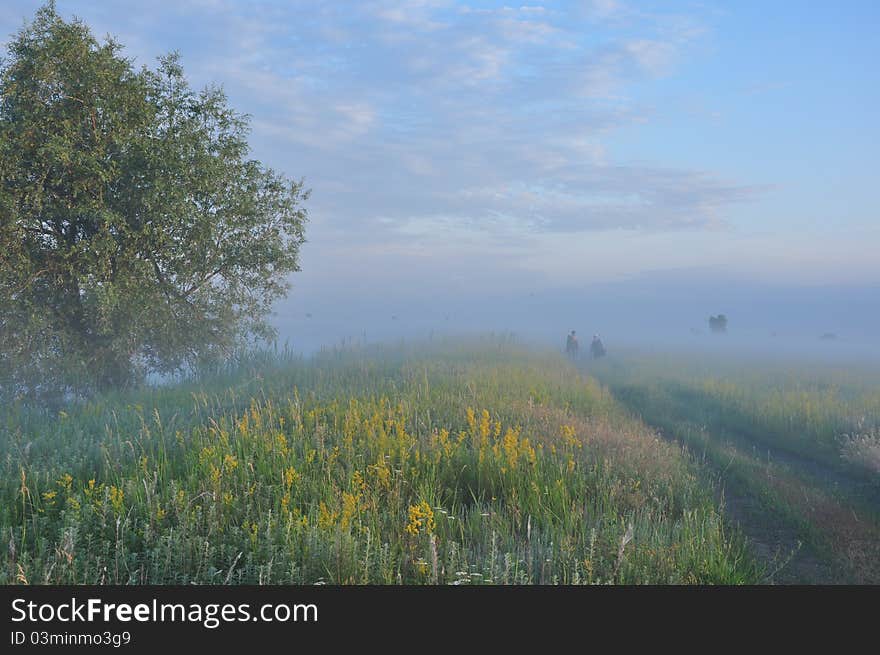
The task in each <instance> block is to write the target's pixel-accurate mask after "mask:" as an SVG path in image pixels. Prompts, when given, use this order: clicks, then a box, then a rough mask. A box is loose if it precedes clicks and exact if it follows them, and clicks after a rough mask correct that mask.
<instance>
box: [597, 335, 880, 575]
mask: <svg viewBox="0 0 880 655" xmlns="http://www.w3.org/2000/svg"><path fill="white" fill-rule="evenodd" d="M590 373H591V374H593V375H595V376H597V377H598V378H599V379H600V380H602V382H603V383H604V384H607V385H608V387H609V389H610V390H611V392H612V393H613V394H614V396H615V398H616V399H618V400H619V401H620V402H621V403H622V404H624V405H626V406H627V407H628V408H629V409H630V411H631V412H632V413H633V415H634V416H636V417H639V418H641V419H643V420H644V421H645V422H646V423H647V424H649V425H651V426H653V427H655V428H656V429H658V430H659V431H660V432H661V433H662V434H664V435H665V436H666V437H668V438H669V439H671V440H674V441H675V442H677V443H681V444H683V445H685V446H686V447H687V448H688V449H689V450H690V451H691V452H692V453H693V454H694V456H695V457H696V458H697V459H698V461H701V462H703V463H704V464H705V465H706V468H707V470H708V471H714V472H715V474H716V475H717V476H719V477H720V481H721V486H722V488H723V489H724V490H725V493H726V495H727V501H728V509H729V510H730V511H728V514H730V513H739V515H740V516H739V517H738V518H739V519H741V521H740V522H741V524H744V525H745V526H746V531H747V532H749V533H751V534H750V536H753V537H756V538H757V539H758V540H765V541H767V542H771V541H772V542H775V543H776V544H778V543H780V539H781V541H782V542H783V543H784V542H785V541H786V537H785V535H786V534H787V535H788V539H787V541H788V547H789V548H791V549H797V548H798V547H799V546H798V542H800V544H801V545H804V546H805V548H804V555H806V559H808V560H809V561H810V562H809V563H805V562H804V561H801V562H800V564H799V562H798V558H796V560H795V562H794V565H793V566H791V567H789V570H788V571H786V572H785V573H784V574H783V576H782V578H781V579H782V580H784V581H788V582H856V583H863V582H873V583H876V582H878V581H880V566H878V561H880V430H878V426H880V391H878V389H880V373H878V371H877V370H876V369H872V368H871V367H870V366H868V365H850V366H847V367H843V366H839V365H831V364H823V363H813V364H806V363H804V362H791V361H785V360H782V359H779V360H773V361H770V360H764V361H761V360H758V359H757V358H747V357H743V358H733V357H730V356H720V355H718V356H713V355H709V354H705V353H704V354H702V355H696V354H694V353H691V354H684V353H677V354H673V353H666V354H657V353H653V354H650V353H644V352H630V353H623V354H618V356H617V357H616V358H615V359H614V360H613V361H608V362H601V363H597V364H594V365H592V366H591V367H590Z"/></svg>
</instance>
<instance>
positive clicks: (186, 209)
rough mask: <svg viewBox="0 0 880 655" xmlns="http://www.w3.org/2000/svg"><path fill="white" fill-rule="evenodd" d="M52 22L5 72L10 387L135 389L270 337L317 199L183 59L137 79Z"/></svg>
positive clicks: (0, 78)
mask: <svg viewBox="0 0 880 655" xmlns="http://www.w3.org/2000/svg"><path fill="white" fill-rule="evenodd" d="M120 50H121V46H120V44H118V43H117V42H115V41H113V40H112V39H110V40H107V41H106V42H104V43H99V42H98V41H96V39H95V38H94V37H93V36H92V34H91V33H90V30H89V29H88V27H87V26H86V25H84V24H83V23H82V22H80V21H77V20H74V21H65V20H63V19H62V18H61V17H60V16H59V15H58V14H57V12H56V11H55V7H54V5H53V4H49V5H46V6H45V7H43V8H42V9H40V10H39V11H38V12H37V14H36V16H35V18H34V20H33V22H32V23H30V24H29V25H27V26H25V27H24V28H23V29H22V30H21V31H20V32H19V33H18V34H17V36H16V37H15V38H14V39H13V40H12V42H11V43H10V44H9V51H8V56H7V57H6V58H5V59H4V60H3V61H2V63H0V376H2V377H0V385H2V386H4V387H5V388H6V389H7V390H9V389H14V390H15V391H16V392H17V393H21V392H23V391H24V392H27V393H39V392H40V391H49V390H58V389H64V388H67V389H70V388H72V385H74V384H75V385H76V387H77V389H82V390H92V389H103V388H108V387H121V386H126V385H131V384H133V383H136V382H137V381H138V380H139V379H141V378H142V377H143V376H144V375H145V374H146V373H147V372H149V371H161V372H169V371H173V370H177V369H179V368H180V367H184V366H187V365H192V364H195V363H197V362H198V361H199V360H202V359H204V358H212V357H216V356H218V355H220V354H223V353H225V352H228V351H230V350H232V349H234V348H236V347H237V346H239V345H241V344H242V343H243V342H244V341H246V340H248V339H251V338H254V337H264V336H269V335H270V334H271V329H270V327H269V326H268V324H267V322H266V320H265V317H266V315H267V313H268V311H269V310H270V308H271V304H272V302H273V301H274V300H276V299H277V298H279V297H280V296H282V295H283V294H285V293H286V291H287V285H288V283H287V278H288V275H289V274H290V273H291V272H293V271H297V270H299V263H298V253H299V249H300V246H301V244H302V243H303V241H304V232H303V229H304V224H305V222H306V219H307V215H306V211H305V209H304V208H303V202H304V201H305V200H306V199H307V197H308V192H307V191H306V190H304V188H303V185H302V183H301V182H297V181H291V180H288V179H286V178H285V177H284V176H282V175H280V174H278V173H276V172H274V171H273V170H271V169H269V168H266V167H264V166H263V165H262V164H261V163H260V162H258V161H253V160H251V159H249V158H248V155H249V149H248V143H247V135H248V117H247V116H245V115H242V114H239V113H236V112H235V111H233V110H232V109H230V108H229V107H228V106H227V100H226V97H225V95H224V93H223V92H222V90H221V89H219V88H216V87H208V88H206V89H204V90H203V91H201V92H196V91H194V90H192V89H191V88H190V86H189V85H188V83H187V81H186V79H185V77H184V74H183V70H182V68H181V65H180V61H179V58H178V56H177V55H176V54H171V55H168V56H165V57H163V58H160V60H159V66H158V68H157V69H156V70H150V69H148V68H146V67H144V68H141V69H139V70H137V69H135V68H134V66H133V64H132V62H131V60H129V59H126V58H125V57H123V56H122V55H121V53H120Z"/></svg>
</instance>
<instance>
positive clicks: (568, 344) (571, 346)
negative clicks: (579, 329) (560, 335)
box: [565, 330, 580, 359]
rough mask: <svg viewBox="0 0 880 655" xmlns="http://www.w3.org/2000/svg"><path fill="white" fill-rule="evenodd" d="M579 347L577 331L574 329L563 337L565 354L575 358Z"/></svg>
mask: <svg viewBox="0 0 880 655" xmlns="http://www.w3.org/2000/svg"><path fill="white" fill-rule="evenodd" d="M579 348H580V344H578V338H577V333H575V331H574V330H572V331H571V333H570V334H569V335H568V336H567V337H566V338H565V354H566V355H568V356H569V357H571V358H572V359H575V358H576V357H577V356H578V350H579Z"/></svg>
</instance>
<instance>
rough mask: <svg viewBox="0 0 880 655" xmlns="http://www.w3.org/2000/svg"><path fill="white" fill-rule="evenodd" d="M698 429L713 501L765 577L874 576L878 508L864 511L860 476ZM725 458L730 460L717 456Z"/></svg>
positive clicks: (797, 580) (838, 579)
mask: <svg viewBox="0 0 880 655" xmlns="http://www.w3.org/2000/svg"><path fill="white" fill-rule="evenodd" d="M631 409H633V410H635V409H636V408H631ZM644 418H645V417H644V416H643V420H644ZM647 422H648V423H649V424H650V421H647ZM654 427H655V429H657V431H658V433H659V434H660V435H661V436H663V437H664V438H666V439H667V440H673V441H676V442H678V443H679V444H682V445H684V446H687V447H689V448H691V449H693V448H694V446H693V444H688V440H687V439H685V438H684V437H683V435H681V434H676V433H675V432H676V431H675V429H666V430H664V429H658V428H657V426H654ZM703 434H704V435H706V438H707V439H708V440H710V441H711V442H712V444H713V448H714V450H715V457H714V461H713V460H712V459H710V458H707V457H703V458H702V460H700V461H701V463H702V464H704V465H705V466H706V467H708V469H709V470H710V471H711V472H712V473H713V474H715V475H717V477H718V479H719V481H720V484H719V490H718V500H719V503H721V504H723V506H724V512H725V515H726V516H727V518H728V520H729V521H730V523H731V524H733V525H735V526H737V527H738V528H739V529H740V530H741V531H742V533H743V534H744V535H745V536H746V537H747V539H748V540H749V542H750V544H751V547H752V551H753V552H754V554H755V556H756V557H758V558H759V560H760V561H761V562H762V563H763V564H764V565H765V567H766V569H767V572H768V582H770V583H776V584H853V583H856V584H859V583H862V584H864V583H870V584H876V583H878V582H880V526H878V522H877V518H876V513H874V512H869V511H865V510H864V508H866V507H871V505H870V502H871V499H872V498H871V496H870V495H869V496H868V497H867V498H866V497H865V495H864V494H865V491H866V489H865V487H864V483H863V482H862V481H861V480H858V479H850V478H847V477H846V476H844V475H843V474H841V473H840V472H839V471H836V470H835V469H832V468H830V467H825V466H823V465H822V464H820V463H817V462H815V461H813V460H810V459H807V458H802V457H797V456H794V455H791V454H788V453H785V452H782V451H773V450H769V449H767V448H766V447H764V446H763V445H761V446H760V447H758V445H757V444H755V443H754V442H753V441H749V440H747V439H746V438H745V437H742V436H740V437H739V438H729V437H730V435H728V434H725V438H724V439H722V438H720V437H718V436H717V435H714V434H711V433H706V432H705V431H703ZM760 453H768V456H767V457H766V458H764V457H762V456H761V455H760ZM726 457H729V458H730V462H731V463H734V462H736V464H735V466H733V467H731V466H730V465H729V464H728V465H727V466H725V465H723V464H721V463H719V462H720V460H721V459H724V458H726ZM868 492H870V493H874V492H875V490H874V489H868ZM857 510H858V511H857Z"/></svg>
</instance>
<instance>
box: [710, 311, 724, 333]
mask: <svg viewBox="0 0 880 655" xmlns="http://www.w3.org/2000/svg"><path fill="white" fill-rule="evenodd" d="M709 329H710V330H712V332H715V333H719V334H720V333H722V332H727V317H726V316H725V315H724V314H718V316H710V317H709Z"/></svg>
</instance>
